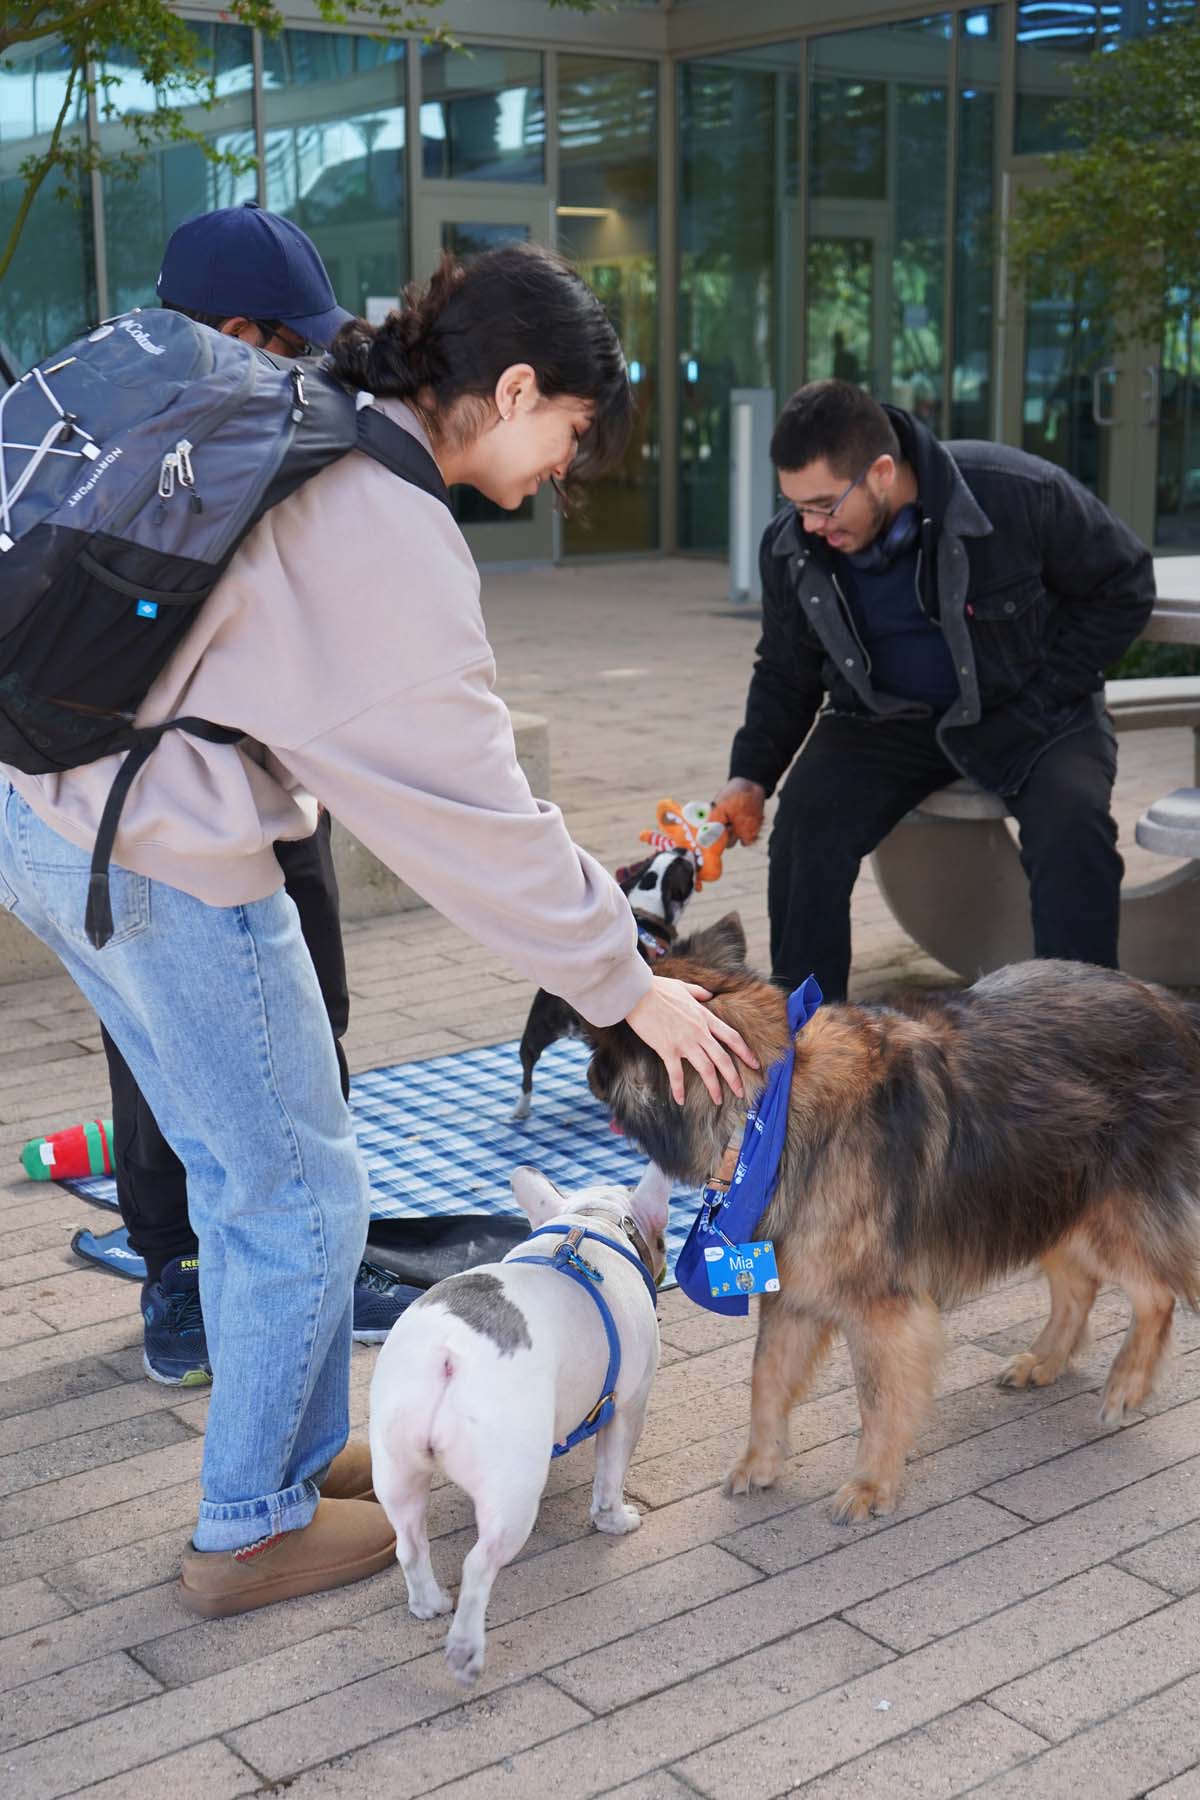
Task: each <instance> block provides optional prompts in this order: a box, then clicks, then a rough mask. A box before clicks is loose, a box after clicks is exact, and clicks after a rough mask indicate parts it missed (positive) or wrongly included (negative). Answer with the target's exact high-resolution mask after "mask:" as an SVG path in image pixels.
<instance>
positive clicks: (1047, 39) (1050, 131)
mask: <svg viewBox="0 0 1200 1800" xmlns="http://www.w3.org/2000/svg"><path fill="white" fill-rule="evenodd" d="M1194 12H1195V0H1018V4H1017V110H1016V121H1015V135H1014V141H1013V148H1014V149H1015V150H1016V151H1018V152H1020V153H1025V154H1040V153H1041V152H1043V151H1047V150H1061V149H1063V148H1065V147H1066V145H1067V135H1066V131H1065V129H1064V126H1063V123H1062V120H1061V119H1059V118H1057V117H1056V111H1057V109H1058V107H1059V106H1060V104H1061V102H1062V101H1063V100H1064V99H1065V98H1066V96H1067V95H1068V94H1069V93H1070V91H1071V79H1072V74H1073V71H1074V70H1075V69H1076V68H1077V67H1078V66H1079V60H1080V58H1081V57H1084V56H1090V55H1091V53H1092V52H1093V51H1094V50H1104V49H1108V48H1111V47H1112V46H1114V45H1116V44H1119V43H1121V42H1122V41H1123V40H1124V39H1127V38H1134V37H1144V36H1145V35H1146V33H1147V32H1150V31H1158V30H1160V29H1161V28H1162V27H1163V26H1164V25H1169V24H1171V23H1172V22H1173V21H1175V20H1176V19H1183V18H1187V17H1190V16H1191V15H1192V14H1193V13H1194Z"/></svg>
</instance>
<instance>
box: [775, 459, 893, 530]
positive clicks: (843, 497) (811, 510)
mask: <svg viewBox="0 0 1200 1800" xmlns="http://www.w3.org/2000/svg"><path fill="white" fill-rule="evenodd" d="M874 466H875V459H874V458H872V459H871V461H870V462H869V463H868V464H867V466H866V468H865V469H863V470H861V472H860V473H859V474H857V475H856V476H855V477H854V480H853V481H852V482H851V483H850V486H849V487H848V488H846V489H845V490H844V491H843V492H842V493H840V494H839V495H838V497H837V499H836V500H835V501H834V503H833V505H832V506H800V505H798V504H796V503H795V502H793V505H795V507H796V511H797V512H798V513H799V515H800V517H801V518H802V519H803V518H809V519H832V518H833V517H834V515H835V513H837V512H839V511H840V510H841V508H842V507H843V506H844V505H845V504H846V502H847V500H848V499H849V498H850V496H851V494H852V493H853V492H854V490H855V488H856V487H857V486H858V485H859V483H860V482H861V481H863V480H864V479H865V478H866V476H867V475H868V474H869V473H870V471H871V470H872V469H873V468H874Z"/></svg>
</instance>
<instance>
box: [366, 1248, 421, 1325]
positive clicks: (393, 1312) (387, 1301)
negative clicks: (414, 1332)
mask: <svg viewBox="0 0 1200 1800" xmlns="http://www.w3.org/2000/svg"><path fill="white" fill-rule="evenodd" d="M421 1293H422V1289H421V1288H415V1287H406V1286H405V1284H404V1283H403V1282H402V1281H395V1280H393V1278H392V1277H391V1276H390V1275H389V1274H388V1272H387V1270H386V1269H381V1268H379V1267H378V1266H377V1265H376V1264H375V1263H369V1262H363V1263H360V1264H359V1265H358V1274H357V1275H356V1276H355V1277H354V1341H355V1343H356V1344H382V1342H383V1340H384V1338H385V1337H386V1336H387V1334H388V1332H389V1331H390V1330H391V1329H392V1326H393V1325H394V1324H395V1323H396V1320H397V1319H398V1318H399V1317H400V1314H401V1313H402V1312H403V1311H404V1309H405V1308H406V1307H408V1306H411V1305H412V1303H413V1301H414V1300H419V1299H420V1298H421Z"/></svg>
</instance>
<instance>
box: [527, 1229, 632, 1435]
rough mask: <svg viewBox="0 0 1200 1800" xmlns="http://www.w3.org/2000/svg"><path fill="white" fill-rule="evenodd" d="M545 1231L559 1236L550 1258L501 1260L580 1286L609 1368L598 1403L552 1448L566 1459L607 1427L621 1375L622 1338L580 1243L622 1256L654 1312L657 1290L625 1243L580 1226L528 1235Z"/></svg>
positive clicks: (596, 1273)
mask: <svg viewBox="0 0 1200 1800" xmlns="http://www.w3.org/2000/svg"><path fill="white" fill-rule="evenodd" d="M547 1232H554V1233H555V1234H557V1235H561V1237H562V1243H561V1244H560V1245H559V1246H558V1249H557V1250H556V1251H555V1252H554V1254H553V1256H506V1257H505V1259H504V1260H505V1262H506V1263H519V1262H520V1263H540V1264H541V1266H542V1267H543V1268H546V1269H557V1270H558V1272H559V1274H560V1275H566V1276H568V1277H569V1278H570V1279H571V1280H572V1281H574V1282H575V1283H576V1284H577V1285H578V1286H579V1287H581V1288H582V1289H583V1290H584V1292H585V1293H586V1294H590V1295H591V1297H592V1299H593V1300H594V1301H595V1302H596V1306H597V1309H598V1310H599V1313H600V1321H601V1323H602V1325H603V1326H604V1335H605V1338H606V1339H607V1340H608V1368H607V1369H606V1370H605V1371H604V1386H603V1388H602V1389H601V1392H600V1398H599V1399H598V1400H597V1402H596V1404H595V1406H593V1408H592V1410H591V1412H590V1413H588V1414H587V1416H586V1417H585V1418H584V1420H583V1422H582V1424H579V1425H577V1426H576V1427H575V1429H574V1431H572V1432H570V1433H568V1435H567V1436H566V1437H565V1438H564V1439H563V1441H562V1443H561V1444H555V1446H554V1449H553V1451H552V1452H551V1454H552V1455H553V1456H565V1455H566V1454H567V1451H568V1450H573V1449H574V1448H575V1446H576V1444H582V1442H583V1440H584V1438H590V1437H595V1435H596V1433H597V1432H598V1431H599V1430H600V1429H601V1427H602V1426H604V1425H607V1424H608V1421H609V1420H610V1419H611V1418H612V1416H613V1408H614V1406H615V1404H616V1402H615V1399H614V1396H615V1394H616V1388H617V1377H618V1376H619V1375H620V1373H621V1339H620V1337H619V1335H618V1333H617V1327H616V1324H615V1322H614V1320H613V1316H612V1309H611V1307H610V1306H609V1304H608V1301H607V1300H606V1299H605V1298H604V1295H603V1294H602V1293H601V1292H600V1286H601V1284H602V1282H603V1280H604V1277H603V1275H601V1273H600V1271H599V1269H593V1267H592V1265H591V1263H587V1262H584V1260H583V1257H582V1256H581V1255H580V1253H579V1246H580V1244H582V1243H584V1242H585V1241H586V1240H587V1239H589V1238H590V1239H591V1241H592V1242H593V1243H596V1244H605V1245H607V1247H608V1248H609V1249H610V1250H615V1251H616V1253H617V1255H618V1256H623V1257H624V1258H625V1261H626V1262H627V1263H632V1264H633V1266H634V1268H635V1269H636V1270H637V1272H638V1274H639V1275H640V1276H641V1278H642V1280H643V1281H644V1282H645V1284H646V1291H647V1292H648V1294H649V1295H650V1304H651V1305H652V1306H653V1307H654V1308H655V1309H656V1310H657V1307H658V1289H657V1288H656V1287H655V1285H654V1278H653V1276H652V1275H651V1273H650V1271H649V1269H648V1268H647V1267H646V1265H645V1263H644V1262H643V1261H642V1259H641V1257H640V1256H635V1255H634V1253H633V1251H632V1250H629V1249H627V1248H626V1246H625V1245H624V1244H614V1243H613V1241H612V1239H611V1238H606V1237H603V1236H602V1235H601V1234H600V1232H598V1231H588V1230H587V1228H586V1227H585V1226H583V1225H574V1226H570V1227H568V1226H566V1225H539V1226H538V1228H537V1230H536V1231H531V1232H530V1234H529V1235H530V1237H531V1238H535V1237H545V1235H546V1233H547Z"/></svg>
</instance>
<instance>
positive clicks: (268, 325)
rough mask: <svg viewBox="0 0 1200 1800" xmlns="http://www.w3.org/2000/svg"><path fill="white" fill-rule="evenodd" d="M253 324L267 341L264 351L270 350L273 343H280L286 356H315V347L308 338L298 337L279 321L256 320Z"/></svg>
mask: <svg viewBox="0 0 1200 1800" xmlns="http://www.w3.org/2000/svg"><path fill="white" fill-rule="evenodd" d="M252 323H253V324H255V325H257V326H258V329H259V330H260V331H261V332H262V334H263V337H264V338H265V339H266V342H265V343H264V344H263V346H262V347H263V349H264V350H269V349H270V347H271V345H272V344H273V343H278V344H282V345H283V355H285V356H313V355H315V353H316V346H315V345H313V344H310V343H309V342H308V340H307V338H301V337H297V336H296V333H295V332H294V331H292V330H291V329H290V327H289V326H287V325H282V324H280V322H279V320H278V319H254V320H253V321H252Z"/></svg>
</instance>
